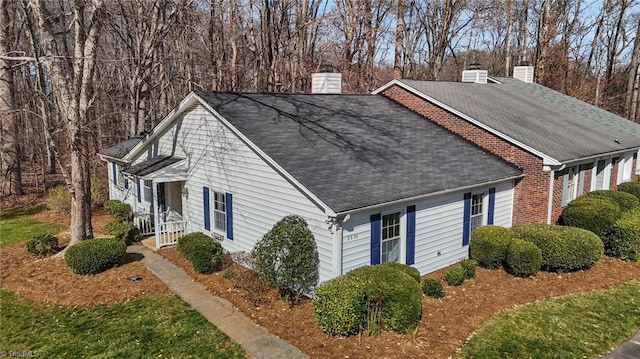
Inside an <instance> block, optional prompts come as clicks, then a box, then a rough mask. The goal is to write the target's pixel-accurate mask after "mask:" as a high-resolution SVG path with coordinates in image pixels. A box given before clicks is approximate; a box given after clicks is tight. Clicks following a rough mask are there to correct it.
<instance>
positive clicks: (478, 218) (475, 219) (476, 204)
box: [469, 193, 484, 233]
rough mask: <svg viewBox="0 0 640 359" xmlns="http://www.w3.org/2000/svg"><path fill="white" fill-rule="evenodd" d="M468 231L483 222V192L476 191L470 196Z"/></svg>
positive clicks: (471, 231) (471, 230)
mask: <svg viewBox="0 0 640 359" xmlns="http://www.w3.org/2000/svg"><path fill="white" fill-rule="evenodd" d="M469 222H470V224H469V225H470V226H471V228H470V231H469V233H473V230H474V229H476V228H477V227H480V226H482V225H483V224H484V193H476V194H474V195H472V196H471V217H470V221H469Z"/></svg>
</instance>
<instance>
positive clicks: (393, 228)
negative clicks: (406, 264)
mask: <svg viewBox="0 0 640 359" xmlns="http://www.w3.org/2000/svg"><path fill="white" fill-rule="evenodd" d="M401 217H402V213H401V212H394V213H389V214H385V215H383V216H382V236H381V239H382V240H381V243H380V245H381V246H382V248H381V251H380V253H381V254H382V259H381V261H380V262H381V263H384V262H399V261H400V218H401Z"/></svg>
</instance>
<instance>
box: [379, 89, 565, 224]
mask: <svg viewBox="0 0 640 359" xmlns="http://www.w3.org/2000/svg"><path fill="white" fill-rule="evenodd" d="M382 94H383V95H385V96H387V97H389V98H390V99H392V100H394V101H396V102H398V103H400V104H402V105H404V106H405V107H407V108H409V109H411V110H413V111H415V112H417V113H419V114H421V115H423V116H425V117H427V118H428V119H429V120H431V121H433V122H435V123H437V124H439V125H440V126H442V127H444V128H446V129H448V130H449V131H451V132H454V133H456V134H458V135H460V136H462V137H463V138H465V139H466V140H468V141H470V142H472V143H475V144H476V145H478V146H480V147H482V148H484V149H485V150H486V151H488V152H491V153H493V154H494V155H496V156H498V157H500V158H503V159H505V160H506V161H508V162H510V163H512V164H514V165H516V166H518V167H519V168H521V169H522V170H523V172H524V178H522V179H520V180H518V181H517V182H516V185H515V189H514V198H513V200H514V203H513V206H514V209H513V224H520V223H530V222H538V223H546V221H547V211H548V199H549V172H544V171H543V170H542V159H541V158H540V157H537V156H534V155H533V154H531V153H529V152H526V151H524V150H523V149H521V148H519V147H516V146H514V145H512V144H511V143H509V142H507V141H505V140H503V139H501V138H499V137H497V136H496V135H494V134H491V133H489V132H487V131H486V130H484V129H482V128H480V127H478V126H476V125H473V124H471V123H469V122H467V121H465V120H463V119H461V118H459V117H457V116H455V115H454V114H452V113H450V112H448V111H445V110H443V109H442V108H440V107H438V106H435V105H433V104H431V103H430V102H428V101H425V100H424V99H422V98H420V97H418V96H416V95H414V94H412V93H411V92H409V91H406V90H404V89H403V88H401V87H399V86H393V87H391V88H389V89H387V90H385V91H384V92H382ZM561 180H562V177H561V178H560V181H556V186H557V183H558V182H560V191H562V183H561ZM554 187H555V186H554ZM556 193H557V192H556ZM560 195H562V193H561V192H560ZM560 200H561V198H560V199H559V200H558V201H557V203H558V205H560ZM554 203H555V201H554ZM555 213H556V211H555V209H554V217H553V218H552V221H553V222H555V220H556V219H557V216H556V215H555ZM559 214H560V213H559V212H558V213H557V215H558V216H559Z"/></svg>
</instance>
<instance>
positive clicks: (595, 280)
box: [0, 211, 640, 358]
mask: <svg viewBox="0 0 640 359" xmlns="http://www.w3.org/2000/svg"><path fill="white" fill-rule="evenodd" d="M37 218H38V219H39V220H43V221H56V222H58V223H64V222H65V221H66V219H64V218H62V217H61V216H59V215H57V214H55V213H53V212H49V211H48V212H42V213H40V214H38V215H37ZM109 221H111V219H110V217H109V216H108V215H106V214H105V213H104V212H100V211H98V212H97V213H95V216H94V230H95V232H96V236H99V235H100V234H101V231H102V228H104V224H106V223H108V222H109ZM58 237H59V238H60V242H61V245H64V244H66V243H67V241H68V234H65V233H62V234H60V235H59V236H58ZM158 253H159V254H161V255H163V256H164V257H166V258H168V259H169V260H171V261H172V262H173V263H175V264H176V265H178V266H179V267H180V268H182V269H184V270H185V271H186V272H187V273H189V274H190V275H191V276H192V277H193V278H194V280H196V281H198V282H200V283H202V284H203V285H204V286H205V287H206V288H207V289H208V290H210V291H211V292H212V293H213V294H215V295H218V296H220V297H223V298H225V299H227V300H229V301H230V302H232V303H233V304H234V306H235V307H236V308H238V309H239V310H240V311H242V312H243V313H245V314H246V315H247V316H248V317H250V318H253V320H255V322H256V323H257V324H259V325H262V326H263V327H265V328H267V329H268V330H269V331H270V332H272V333H274V334H275V335H278V336H279V337H281V338H283V339H285V340H287V341H288V342H290V343H291V344H293V345H295V346H296V347H298V348H300V349H301V350H302V351H303V352H305V353H306V354H308V355H309V356H310V357H312V358H365V357H367V358H368V357H375V358H399V357H428V358H446V357H448V356H451V355H454V354H455V352H456V349H457V348H459V347H460V346H461V345H462V344H463V343H464V342H465V340H466V339H467V338H468V337H469V336H470V335H471V334H472V333H473V331H474V330H475V329H476V328H477V327H478V326H479V325H480V324H481V323H482V322H483V321H485V320H486V319H488V318H489V317H490V316H492V315H493V314H495V313H497V312H500V311H503V310H507V309H511V308H513V307H514V306H517V305H521V304H525V303H531V302H535V301H537V300H542V299H545V298H550V297H555V296H559V295H564V294H569V293H576V292H587V291H592V290H596V289H604V288H609V287H612V286H615V285H617V284H620V283H623V282H626V281H629V280H631V279H637V278H640V263H627V262H621V261H618V260H615V259H611V258H603V259H602V260H601V261H599V262H598V263H597V264H596V265H595V266H594V267H593V268H591V269H590V270H587V271H580V272H574V273H563V274H554V273H547V272H540V273H539V274H538V275H536V276H535V277H534V278H532V279H521V278H514V277H512V276H510V275H508V274H507V273H505V272H504V271H503V270H500V269H497V270H486V269H482V268H478V269H477V271H476V278H475V279H471V280H467V281H465V282H464V284H463V285H461V286H459V287H447V286H446V285H445V292H446V297H445V298H441V299H434V298H429V297H426V296H423V310H422V315H423V318H422V321H421V323H420V325H419V326H418V328H417V330H415V331H413V332H411V333H409V334H405V335H400V334H395V333H392V332H382V333H381V334H379V335H376V336H372V337H370V336H367V335H366V334H364V335H359V336H351V337H346V338H345V337H328V336H327V335H325V334H324V333H323V332H322V330H321V329H320V327H319V326H318V325H317V324H316V322H315V320H314V318H313V308H312V305H311V301H310V300H308V299H303V300H302V301H301V302H300V303H299V304H297V305H295V306H293V307H291V306H290V305H289V304H288V303H285V302H283V301H281V300H280V299H279V297H278V293H277V292H276V291H275V290H272V289H270V288H268V287H266V286H265V285H264V284H263V283H261V282H260V281H259V280H257V278H256V277H255V274H254V273H253V272H251V271H248V270H247V269H245V268H244V267H241V266H239V265H237V264H233V263H227V268H226V269H224V270H221V271H218V272H215V273H212V274H207V275H204V274H199V273H196V272H195V271H194V270H193V268H192V266H191V264H190V263H189V262H187V261H186V260H185V259H184V258H183V257H182V256H181V255H180V254H179V253H178V252H177V250H176V249H175V248H165V249H162V250H160V251H158ZM225 272H226V275H225ZM132 275H140V276H142V277H143V279H142V280H141V281H135V282H133V281H130V280H129V277H130V276H132ZM441 276H442V271H440V272H436V273H432V274H430V275H429V277H432V278H440V277H441ZM225 277H226V278H225ZM0 280H1V285H2V287H4V288H7V289H9V290H11V291H13V292H15V293H18V294H20V295H24V296H26V297H29V298H31V299H34V300H36V301H41V302H51V303H56V304H62V305H87V304H93V303H113V302H120V301H124V300H127V299H129V298H133V297H136V296H139V295H144V294H149V293H169V290H168V288H167V287H166V286H165V285H164V284H163V283H162V282H160V281H159V280H158V279H157V278H156V277H155V276H153V275H152V274H151V273H150V272H148V271H147V270H146V268H145V267H144V266H143V265H142V264H141V263H139V262H137V261H136V258H135V257H131V256H129V257H127V261H126V263H125V264H123V265H122V266H120V267H117V268H113V269H110V270H107V271H105V272H103V273H100V274H97V275H93V276H80V275H75V274H73V273H71V271H70V270H69V269H68V268H67V267H66V266H65V264H64V262H63V260H62V259H58V258H52V257H49V258H46V259H39V258H35V257H33V256H31V255H30V254H28V253H27V252H26V250H25V245H24V243H21V244H16V245H12V246H7V247H4V248H2V249H1V250H0Z"/></svg>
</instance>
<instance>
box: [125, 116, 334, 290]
mask: <svg viewBox="0 0 640 359" xmlns="http://www.w3.org/2000/svg"><path fill="white" fill-rule="evenodd" d="M157 155H174V156H177V157H185V158H188V164H189V167H188V170H187V181H186V183H185V190H186V191H187V192H188V196H187V197H185V198H184V202H183V217H184V218H185V220H188V221H189V226H188V228H189V229H190V231H200V230H202V223H204V218H203V214H204V211H203V204H202V203H203V202H202V201H203V191H202V188H203V187H209V188H211V190H212V191H219V192H220V193H233V210H232V212H233V213H232V215H233V233H234V239H233V240H224V241H222V246H223V247H224V249H225V250H227V251H230V252H237V251H246V252H249V251H251V250H252V249H253V247H254V246H255V244H256V243H257V241H258V240H260V239H261V238H262V236H263V235H264V234H265V233H266V232H267V231H269V230H270V229H271V228H272V227H273V225H274V224H276V223H277V222H278V221H279V220H281V219H282V218H283V217H284V216H287V215H293V214H296V215H299V216H301V217H303V218H304V219H305V220H306V221H307V223H308V225H309V229H310V230H311V232H312V233H313V235H314V238H315V240H316V245H317V249H318V254H319V260H320V281H325V280H327V279H330V278H333V277H335V275H334V272H335V270H334V269H335V263H334V260H333V251H334V248H333V233H332V232H331V231H330V230H329V229H328V225H327V223H326V221H327V219H328V217H327V215H326V214H324V213H323V212H322V211H321V210H320V209H319V208H318V207H317V206H316V205H314V204H313V203H312V202H311V201H310V200H309V199H308V198H307V197H305V196H304V195H303V194H302V193H301V192H300V191H299V190H298V189H296V188H294V187H293V185H291V184H290V183H289V182H288V181H287V180H285V179H284V178H283V177H282V176H281V175H280V174H279V173H278V172H276V171H275V170H274V169H273V168H272V167H271V166H270V165H268V164H267V163H266V162H265V161H264V160H263V159H262V158H260V157H259V156H258V155H257V154H256V152H254V151H253V150H252V149H251V148H249V147H248V146H247V145H246V144H245V143H244V142H243V141H242V140H241V139H240V138H239V137H237V136H235V135H234V134H233V133H232V132H231V130H229V129H228V128H226V127H225V126H223V125H222V123H221V122H219V121H218V120H217V119H216V118H215V117H214V116H213V115H212V114H210V113H209V112H208V111H207V110H206V109H204V108H203V107H202V106H194V107H193V108H191V109H190V110H189V111H186V112H185V113H184V115H182V116H181V117H180V118H178V119H176V125H174V126H173V127H172V128H170V129H169V130H168V131H166V132H165V133H164V134H162V136H161V137H160V138H159V139H158V140H157V141H156V143H155V144H154V145H153V146H152V148H150V149H149V150H148V151H145V152H144V155H143V157H140V158H136V159H135V161H134V162H135V163H139V162H141V161H143V160H144V159H145V158H147V156H157ZM213 197H214V196H213V194H212V195H211V196H210V200H211V201H212V202H211V206H210V212H211V216H212V217H213V216H214V214H213V213H214V212H215V210H214V208H215V207H214V205H213ZM211 222H212V223H211V229H212V230H213V229H214V226H215V223H216V221H215V220H214V218H212V221H211ZM208 234H210V235H213V233H211V232H210V233H208Z"/></svg>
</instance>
